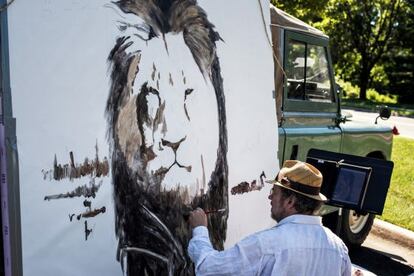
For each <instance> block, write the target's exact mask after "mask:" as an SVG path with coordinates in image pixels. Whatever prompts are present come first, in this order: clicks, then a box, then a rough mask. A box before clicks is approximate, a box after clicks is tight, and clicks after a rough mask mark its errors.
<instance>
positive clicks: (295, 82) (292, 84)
mask: <svg viewBox="0 0 414 276" xmlns="http://www.w3.org/2000/svg"><path fill="white" fill-rule="evenodd" d="M305 56H306V44H305V43H303V42H299V41H294V40H291V41H290V43H289V44H288V54H287V59H286V61H287V62H286V70H285V72H286V76H287V78H288V83H287V89H288V93H287V94H288V98H289V99H298V100H304V99H305V90H304V89H305Z"/></svg>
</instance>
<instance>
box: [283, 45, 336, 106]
mask: <svg viewBox="0 0 414 276" xmlns="http://www.w3.org/2000/svg"><path fill="white" fill-rule="evenodd" d="M286 76H287V78H288V82H287V95H288V98H289V99H297V100H306V101H314V102H332V101H333V95H332V89H331V79H330V76H329V67H328V60H327V52H326V48H325V47H323V46H317V45H312V44H308V43H304V42H300V41H295V40H290V41H289V44H288V53H287V63H286Z"/></svg>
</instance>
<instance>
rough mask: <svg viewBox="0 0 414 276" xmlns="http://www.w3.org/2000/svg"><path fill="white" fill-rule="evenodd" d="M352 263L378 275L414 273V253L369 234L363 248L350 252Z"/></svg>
mask: <svg viewBox="0 0 414 276" xmlns="http://www.w3.org/2000/svg"><path fill="white" fill-rule="evenodd" d="M350 257H351V260H352V263H354V264H357V265H359V266H361V267H363V268H365V269H367V270H369V271H370V272H372V273H374V274H376V275H410V274H412V273H414V251H413V250H411V249H409V248H407V247H403V246H401V245H399V244H397V243H395V242H393V241H390V240H388V239H383V238H382V237H379V236H376V235H375V234H373V233H371V234H369V236H368V238H367V240H366V241H365V242H364V244H363V245H362V247H360V248H358V249H351V250H350Z"/></svg>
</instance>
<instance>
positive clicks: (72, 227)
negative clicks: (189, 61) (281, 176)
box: [8, 0, 278, 275]
mask: <svg viewBox="0 0 414 276" xmlns="http://www.w3.org/2000/svg"><path fill="white" fill-rule="evenodd" d="M108 2H109V1H108ZM199 4H200V6H201V7H203V8H204V9H205V10H206V11H207V13H208V16H209V20H210V21H211V22H213V23H214V25H215V26H216V30H218V31H219V33H220V35H221V37H222V38H223V40H224V43H223V42H218V43H217V45H218V56H219V58H220V63H221V67H222V76H223V79H224V91H225V97H226V108H227V126H228V129H227V130H228V147H229V151H228V164H229V189H230V188H231V187H233V186H235V185H237V184H238V183H240V182H241V181H251V180H253V179H257V180H258V179H259V175H260V173H261V172H262V171H264V172H265V174H266V176H267V177H268V178H273V177H274V175H275V174H276V173H277V168H278V160H277V139H278V137H277V136H278V130H277V120H276V111H275V102H274V99H273V97H272V90H273V87H274V85H273V63H272V53H271V47H270V46H269V44H268V42H267V39H266V36H265V32H264V30H265V29H264V26H263V22H262V18H261V15H260V6H259V2H258V1H251V0H243V1H236V0H227V1H222V0H221V1H220V0H202V1H199ZM261 4H262V6H263V7H264V15H265V19H266V24H267V25H269V21H270V20H269V10H268V6H269V5H268V1H266V0H261ZM8 13H9V14H8V18H9V22H8V23H9V47H10V74H11V91H12V102H13V115H14V116H15V117H16V118H17V139H18V151H19V166H20V168H19V172H20V192H21V194H20V198H21V218H22V222H21V228H22V244H23V254H22V255H23V266H24V267H23V268H24V274H25V275H121V268H120V265H119V263H117V262H116V260H115V256H116V245H117V241H116V237H115V232H114V213H113V199H112V189H113V188H112V186H111V179H110V177H103V178H101V180H102V181H103V185H102V187H101V190H100V191H99V193H98V194H97V197H96V198H95V199H94V200H93V204H94V206H95V207H100V206H106V210H107V212H106V213H105V214H103V215H99V216H97V217H95V218H93V219H91V220H89V228H92V229H93V232H92V234H91V235H90V237H89V238H88V240H87V241H85V240H84V232H83V229H84V225H83V221H77V220H75V219H74V221H72V222H70V221H69V218H68V214H69V213H76V214H78V213H80V212H83V211H84V209H85V208H83V206H82V202H83V200H84V199H83V198H77V199H70V200H66V199H61V200H56V201H44V200H43V197H44V196H45V195H49V194H55V193H62V192H67V191H70V190H73V189H74V188H76V187H77V186H80V185H84V184H86V183H87V182H88V181H89V179H88V178H81V179H76V180H73V181H70V180H64V181H54V180H44V179H43V175H42V173H41V171H42V169H51V168H52V167H53V159H54V155H55V154H56V155H57V159H58V162H59V163H68V162H69V152H70V151H73V152H74V154H75V161H77V162H82V161H83V159H84V158H85V157H88V158H90V159H92V158H94V156H95V144H97V145H98V147H99V157H100V158H101V159H102V158H103V157H104V156H106V157H109V146H108V144H107V141H106V138H105V133H106V120H105V118H104V109H105V104H106V100H107V95H108V91H109V86H108V83H109V76H108V68H107V64H106V59H107V56H108V53H109V51H110V50H111V48H112V47H113V45H114V42H115V38H116V36H117V35H118V34H119V31H118V29H117V27H116V26H117V25H116V24H117V23H116V21H117V20H119V19H120V16H121V15H120V14H119V13H117V12H115V10H113V9H110V8H107V7H105V2H104V1H100V0H88V1H80V0H70V1H51V0H42V1H30V0H20V1H15V2H14V3H13V5H11V6H10V7H9V9H8ZM267 31H268V33H269V34H270V31H269V29H268V28H267ZM154 55H157V53H154ZM269 190H270V187H265V188H264V189H262V190H261V191H253V192H250V193H247V194H243V195H230V196H229V204H230V215H229V220H228V234H227V237H228V239H227V241H226V245H227V246H230V245H232V244H234V243H235V242H236V241H237V240H238V239H240V238H241V237H243V236H245V235H247V234H248V233H251V232H253V231H256V230H259V229H262V228H265V227H268V226H270V225H272V224H273V222H272V221H271V220H270V205H269V201H268V200H267V195H268V192H269Z"/></svg>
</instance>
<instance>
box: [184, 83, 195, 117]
mask: <svg viewBox="0 0 414 276" xmlns="http://www.w3.org/2000/svg"><path fill="white" fill-rule="evenodd" d="M193 91H194V89H192V88H188V89H186V90H185V91H184V113H185V116H186V117H187V120H188V121H191V120H190V116H189V115H188V110H187V104H186V100H187V96H188V95H190V94H191V93H192V92H193Z"/></svg>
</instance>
